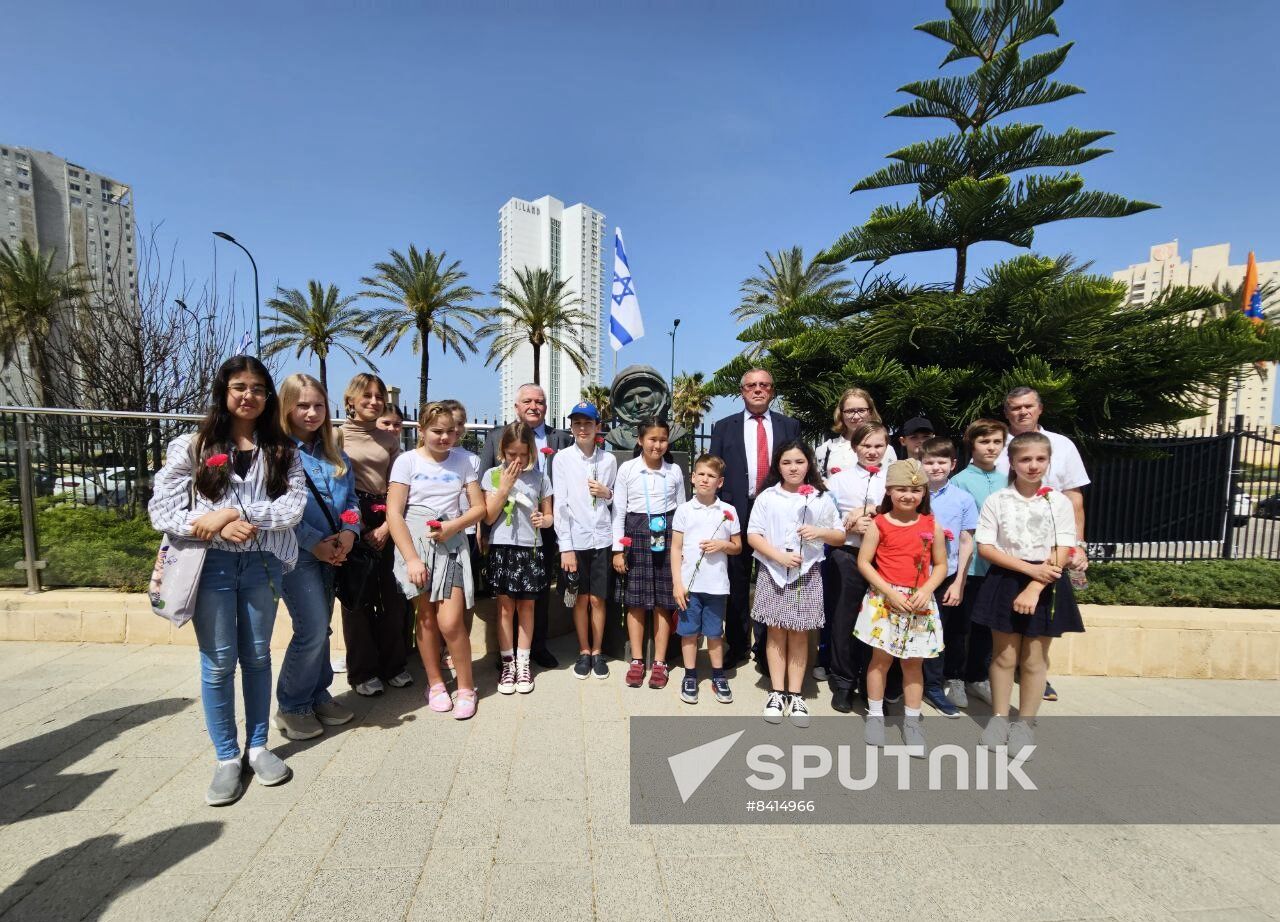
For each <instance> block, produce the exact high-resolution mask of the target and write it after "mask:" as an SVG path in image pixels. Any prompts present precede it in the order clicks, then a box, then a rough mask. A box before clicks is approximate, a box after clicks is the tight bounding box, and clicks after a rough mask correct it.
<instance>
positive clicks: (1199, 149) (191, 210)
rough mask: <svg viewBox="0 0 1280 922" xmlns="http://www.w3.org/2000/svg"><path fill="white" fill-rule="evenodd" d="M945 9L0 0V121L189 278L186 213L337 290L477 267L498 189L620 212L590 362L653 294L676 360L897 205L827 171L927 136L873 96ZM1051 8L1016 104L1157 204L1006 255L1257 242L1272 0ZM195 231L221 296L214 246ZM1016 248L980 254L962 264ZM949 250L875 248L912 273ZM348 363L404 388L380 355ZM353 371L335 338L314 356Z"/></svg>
mask: <svg viewBox="0 0 1280 922" xmlns="http://www.w3.org/2000/svg"><path fill="white" fill-rule="evenodd" d="M944 15H945V10H944V8H943V6H942V4H941V3H934V2H928V3H926V2H881V3H870V2H862V3H852V2H843V3H814V2H792V3H786V4H779V3H764V2H754V0H752V2H715V3H709V2H679V3H677V2H650V3H639V4H629V5H627V6H626V8H625V9H624V8H623V7H622V6H621V5H617V4H613V5H606V4H594V3H592V4H588V3H581V4H579V3H560V2H557V3H540V4H533V3H514V2H509V3H492V2H472V3H466V4H462V3H448V4H444V3H435V4H428V3H409V2H403V3H388V2H362V3H335V2H309V3H305V4H304V3H300V2H292V3H276V2H272V3H261V4H249V3H236V2H232V3H223V4H217V5H213V6H210V5H207V4H206V5H194V4H183V3H177V4H174V3H159V2H145V3H144V2H138V3H126V4H116V5H113V6H112V9H111V11H110V12H109V13H107V12H106V11H105V10H104V8H103V7H102V6H101V4H92V3H87V2H84V3H65V2H44V3H41V4H25V5H21V6H19V5H10V6H9V7H8V8H7V9H6V11H5V14H4V18H5V20H6V25H7V28H6V30H5V31H6V32H8V33H9V34H10V36H11V40H10V41H9V42H7V43H6V45H7V48H6V57H7V59H8V60H7V67H6V70H7V72H8V73H9V74H10V75H20V74H26V75H28V77H29V78H30V79H24V80H22V81H20V83H15V84H13V85H12V87H11V91H10V92H7V93H6V94H5V95H4V101H3V104H2V106H0V141H4V142H7V143H13V144H21V145H25V146H30V147H36V148H40V149H45V150H51V151H54V152H55V153H58V154H60V155H62V156H65V157H67V158H68V159H72V160H75V161H76V162H78V163H81V164H83V165H85V166H87V167H89V168H90V169H93V170H96V171H99V172H103V173H106V174H107V175H110V176H113V177H115V178H117V179H120V180H123V181H126V182H130V183H132V185H133V186H134V189H135V195H136V201H137V208H138V219H139V223H140V225H141V226H144V227H145V226H146V225H149V224H152V223H162V225H163V226H162V229H161V236H162V239H163V241H164V242H165V244H166V246H176V247H177V253H178V256H179V258H180V259H181V260H182V261H183V262H184V263H185V267H186V271H187V273H188V275H189V276H194V277H203V276H205V275H207V274H208V273H209V272H210V271H211V269H212V259H213V249H214V242H213V238H212V237H211V236H210V231H212V230H214V229H220V230H227V231H229V232H231V233H233V234H235V235H236V236H237V237H238V238H239V239H240V240H242V241H243V242H244V243H245V244H246V245H247V246H249V247H250V249H252V250H253V252H254V255H255V256H256V257H257V260H258V264H259V266H260V268H261V272H262V285H263V296H264V299H265V297H266V296H267V295H268V294H269V293H270V291H271V289H272V288H273V287H274V285H275V284H276V282H277V281H278V282H279V284H281V285H284V286H286V287H299V288H305V285H306V281H307V280H308V279H310V278H317V279H320V280H322V281H324V282H326V283H330V282H331V283H334V284H337V285H338V286H339V287H340V288H341V289H342V291H343V292H350V293H354V292H355V291H357V290H358V289H359V287H360V286H359V278H360V276H361V275H364V274H366V273H367V272H368V269H369V266H370V265H371V264H372V263H373V262H374V261H375V260H377V259H380V258H382V257H384V256H385V255H386V253H387V250H388V249H390V248H392V247H395V248H398V249H404V248H406V247H407V246H408V244H410V243H416V244H417V245H418V246H419V248H427V247H430V248H431V249H433V250H437V251H438V250H441V249H444V250H446V251H447V252H448V253H449V255H450V256H451V257H453V258H457V259H460V260H461V261H462V265H463V267H464V268H465V269H466V270H467V271H468V272H469V273H470V275H471V279H470V281H471V283H472V284H474V285H475V286H476V287H478V288H481V289H483V290H488V289H489V287H490V286H491V285H492V284H493V282H494V280H495V276H496V274H497V260H498V230H497V214H498V209H499V208H500V207H501V205H502V204H503V203H504V202H505V201H506V200H507V198H509V197H510V196H513V195H514V196H519V197H522V198H530V199H531V198H536V197H538V196H541V195H545V194H550V195H554V196H556V197H557V198H559V199H561V200H562V201H564V202H565V203H566V204H571V203H575V202H579V201H583V202H586V203H588V204H590V205H592V206H593V207H595V208H597V209H599V210H601V211H603V212H604V213H605V215H606V217H607V220H608V222H609V224H610V226H614V225H619V226H621V227H622V228H623V231H624V233H625V234H626V239H627V248H628V253H629V256H630V259H631V266H632V269H633V272H634V274H635V279H636V288H637V291H638V294H639V297H640V304H641V308H642V310H643V312H644V317H645V323H646V327H647V329H648V335H647V336H646V337H645V338H644V339H643V340H640V341H639V342H638V343H637V344H635V345H634V346H631V347H628V348H627V349H625V350H623V352H622V354H621V357H620V364H622V365H625V364H629V363H632V362H648V363H651V364H654V365H656V366H657V367H658V368H659V369H666V368H667V367H668V364H669V362H670V339H669V338H668V337H667V336H666V335H664V331H666V330H668V329H670V327H671V320H672V319H673V318H675V317H680V318H682V324H681V327H680V331H679V338H678V340H677V344H676V345H677V361H676V364H677V368H678V369H679V370H686V371H696V370H701V371H705V372H707V373H711V372H713V371H715V369H716V368H718V367H719V366H720V365H722V364H723V363H724V362H725V361H727V360H728V359H729V358H731V357H732V356H733V355H734V354H735V353H736V352H737V351H738V344H737V343H736V341H735V340H734V338H733V337H734V336H735V334H736V330H735V328H734V324H733V321H732V318H731V317H730V316H729V311H730V310H731V309H732V308H733V307H734V306H735V304H736V303H737V293H738V286H739V284H740V282H741V280H742V279H743V278H744V277H745V276H747V275H749V274H751V273H752V272H753V271H754V270H755V267H756V265H757V263H759V262H760V261H761V260H762V258H763V254H764V252H765V251H766V250H776V249H779V248H783V247H788V246H792V245H796V244H799V245H801V246H803V247H804V249H805V252H806V253H809V254H811V253H813V252H816V251H817V250H818V249H820V248H822V247H823V246H825V245H827V244H828V243H830V242H831V241H832V240H834V239H835V238H836V237H837V236H838V235H839V234H840V233H842V232H843V231H845V230H847V229H848V228H849V227H850V226H852V225H854V224H856V223H858V222H859V221H860V220H862V219H863V218H865V216H866V215H867V213H868V211H869V210H870V209H871V208H872V207H874V206H875V205H876V204H878V203H880V202H882V201H889V200H898V199H901V198H902V197H904V195H903V193H902V191H901V190H899V191H898V192H896V193H895V192H894V191H892V190H889V191H885V192H883V193H860V194H859V195H856V196H851V195H849V194H848V189H849V187H850V186H851V185H852V184H853V182H854V181H856V180H857V179H859V178H861V177H862V176H865V175H866V174H868V173H870V172H872V171H874V170H875V169H877V168H879V167H880V166H881V165H883V163H884V162H885V161H884V159H883V157H884V154H886V153H888V152H889V151H892V150H894V149H896V148H898V147H900V146H902V145H904V144H906V143H910V142H911V141H914V140H918V139H922V138H924V137H930V136H934V135H937V134H941V133H943V130H942V129H943V128H944V126H943V125H941V124H940V123H934V122H933V121H932V120H909V119H885V118H884V117H883V115H884V113H885V112H886V111H888V110H889V109H890V108H892V107H893V106H894V105H896V104H898V102H899V101H901V100H902V99H903V98H905V97H903V96H901V95H900V94H897V93H895V89H896V87H898V86H900V85H902V84H903V83H906V82H908V81H910V80H914V79H921V78H924V77H927V76H930V75H932V74H933V73H935V71H936V67H937V64H938V62H939V61H940V60H941V57H942V54H943V53H944V50H945V46H943V45H942V44H941V43H940V42H938V41H936V40H934V39H932V38H929V37H928V36H925V35H923V34H920V33H916V32H914V31H912V26H913V25H914V24H916V23H918V22H922V21H924V20H927V19H933V18H942V17H943V16H944ZM1057 18H1058V23H1059V27H1060V30H1061V32H1062V35H1063V38H1064V39H1065V40H1070V41H1074V42H1075V43H1076V45H1075V48H1074V49H1073V51H1072V52H1071V54H1070V56H1069V57H1068V59H1067V63H1066V66H1065V67H1064V68H1063V70H1062V71H1061V72H1060V74H1059V77H1060V79H1063V80H1066V81H1068V82H1073V83H1076V84H1078V85H1080V86H1082V87H1084V89H1085V90H1086V91H1087V93H1086V94H1085V95H1082V96H1077V97H1075V98H1073V99H1070V100H1067V101H1065V102H1063V103H1059V104H1057V105H1055V106H1052V107H1048V108H1045V109H1040V110H1034V111H1035V114H1034V118H1035V119H1036V120H1043V121H1044V122H1045V123H1046V124H1048V125H1049V126H1050V127H1055V128H1061V127H1064V126H1066V125H1068V124H1074V125H1078V126H1080V127H1083V128H1104V129H1111V130H1113V131H1115V132H1116V136H1115V137H1114V138H1112V139H1111V146H1113V147H1114V148H1115V151H1116V152H1115V153H1114V154H1111V155H1109V156H1107V157H1105V158H1102V159H1101V160H1099V161H1096V162H1095V163H1093V164H1090V165H1088V166H1086V167H1085V168H1084V173H1085V177H1086V180H1087V182H1088V184H1089V186H1090V187H1092V188H1097V189H1105V190H1111V191H1116V192H1120V193H1123V194H1126V195H1128V196H1131V197H1133V198H1138V199H1144V200H1147V201H1152V202H1156V203H1159V204H1160V205H1162V208H1161V209H1159V210H1157V211H1151V212H1147V213H1145V214H1142V215H1138V216H1135V217H1131V218H1127V219H1123V220H1118V221H1073V222H1064V223H1060V224H1056V225H1049V226H1047V227H1045V228H1044V229H1042V230H1041V231H1040V232H1039V233H1038V235H1037V240H1036V249H1037V250H1039V251H1041V252H1044V253H1050V254H1056V253H1059V252H1063V251H1070V252H1072V253H1074V254H1075V255H1076V256H1077V257H1079V258H1081V259H1084V260H1093V261H1095V264H1096V267H1097V269H1099V270H1100V271H1101V270H1105V271H1107V272H1109V271H1111V270H1112V269H1117V268H1121V267H1123V266H1126V265H1128V264H1129V263H1133V262H1139V261H1144V260H1145V259H1146V258H1147V251H1148V248H1149V247H1150V245H1152V244H1154V243H1159V242H1163V241H1166V240H1171V239H1174V238H1178V239H1179V240H1180V244H1181V248H1182V253H1183V256H1184V258H1185V257H1186V256H1188V255H1189V252H1190V249H1191V247H1193V246H1203V245H1208V244H1213V243H1219V242H1224V241H1226V242H1230V243H1232V245H1233V252H1232V258H1233V261H1241V260H1242V259H1243V256H1244V254H1245V251H1247V250H1248V249H1255V250H1256V251H1257V252H1258V256H1259V258H1260V259H1280V239H1278V238H1280V231H1278V230H1277V228H1276V223H1275V220H1274V216H1275V213H1276V210H1277V209H1276V204H1277V191H1276V183H1275V173H1274V168H1273V161H1274V156H1273V153H1272V150H1273V148H1274V146H1275V141H1276V134H1277V131H1278V130H1280V129H1278V128H1277V125H1276V122H1275V120H1274V118H1270V119H1269V118H1268V117H1267V116H1266V111H1268V106H1267V102H1268V101H1270V102H1272V104H1274V99H1275V97H1276V90H1277V82H1278V81H1277V77H1276V70H1275V68H1274V65H1273V64H1269V63H1268V62H1269V61H1270V60H1271V58H1272V54H1273V50H1274V48H1275V47H1276V45H1277V39H1280V34H1278V33H1280V25H1278V24H1280V17H1277V15H1276V12H1275V9H1274V7H1273V6H1272V5H1271V4H1269V3H1265V2H1261V0H1259V2H1251V0H1238V2H1231V3H1224V4H1212V5H1210V4H1170V3H1168V2H1167V0H1165V2H1159V3H1157V2H1148V0H1126V2H1124V3H1103V2H1100V0H1072V2H1068V4H1067V5H1066V6H1065V8H1064V9H1063V10H1062V11H1060V13H1059V15H1058V17H1057ZM1035 47H1036V48H1045V47H1049V44H1048V43H1044V42H1043V41H1042V42H1041V43H1040V44H1038V45H1037V46H1035ZM37 75H38V77H37ZM19 87H21V89H19ZM218 246H219V247H220V248H221V249H220V250H219V256H218V259H219V273H220V277H221V279H222V281H223V282H224V283H225V282H227V281H228V280H229V272H230V271H231V270H233V269H234V268H236V267H237V266H238V267H240V273H239V277H238V285H237V291H236V294H237V297H238V299H239V302H240V307H241V308H242V309H245V308H247V309H248V310H250V311H251V310H252V298H253V290H252V279H251V277H250V275H249V274H248V267H247V264H246V263H245V261H244V260H243V256H242V255H241V254H240V253H239V251H237V250H234V249H233V248H230V247H229V245H227V244H222V243H219V244H218ZM1014 252H1015V251H1014V250H1013V249H1012V248H1009V247H1005V246H1000V245H994V244H987V245H983V246H980V247H978V248H977V249H976V250H975V251H974V252H973V254H972V256H971V260H970V264H971V266H974V264H975V263H976V264H977V267H978V268H980V267H981V266H983V265H987V264H989V263H990V262H991V261H993V260H994V259H998V258H1001V257H1006V256H1009V255H1012V254H1013V253H1014ZM949 265H950V260H949V258H948V257H947V256H946V255H939V254H934V255H921V256H913V257H907V258H901V259H899V260H896V261H894V262H893V263H891V264H890V267H891V268H892V269H893V270H894V271H896V272H903V273H907V274H908V275H910V276H911V277H912V278H915V279H918V280H921V281H925V280H940V279H949V277H950V274H951V269H950V268H949ZM858 271H859V272H860V271H861V270H858ZM437 348H438V347H437ZM437 355H438V353H437ZM432 358H433V364H432V387H431V391H432V395H433V396H440V397H443V396H446V395H450V394H452V395H458V396H460V397H462V398H463V400H464V402H465V403H466V404H467V405H468V407H469V408H470V409H471V410H472V412H473V414H474V415H477V416H485V415H489V416H491V417H492V415H493V414H495V413H499V412H501V410H502V409H503V408H500V407H499V406H498V385H497V375H496V372H495V371H494V370H493V369H492V368H486V367H485V366H484V365H483V364H482V358H479V357H478V358H474V359H472V360H471V361H470V362H468V363H467V364H465V365H462V364H460V363H458V362H457V361H456V360H455V359H452V358H449V359H445V360H440V359H438V358H437V357H436V355H433V357H432ZM377 361H378V363H379V365H380V367H381V369H382V370H383V372H384V373H385V375H386V377H387V378H388V379H389V380H391V381H392V383H397V384H400V385H401V386H402V387H404V388H405V390H406V391H407V392H409V393H414V392H415V391H416V374H417V359H416V358H415V357H414V356H412V355H411V354H410V353H409V351H408V349H407V347H402V348H401V349H400V350H399V351H398V353H397V354H395V355H392V356H388V357H379V358H378V359H377ZM353 370H354V369H353V367H352V365H351V364H349V363H348V362H346V360H343V359H339V360H335V361H334V362H333V363H332V364H331V368H330V378H331V380H336V381H343V380H345V378H346V377H347V376H348V375H349V374H350V373H351V372H352V371H353ZM605 371H606V375H607V374H608V372H609V363H608V360H607V359H606V369H605Z"/></svg>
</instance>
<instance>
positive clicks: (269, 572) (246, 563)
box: [192, 548, 282, 761]
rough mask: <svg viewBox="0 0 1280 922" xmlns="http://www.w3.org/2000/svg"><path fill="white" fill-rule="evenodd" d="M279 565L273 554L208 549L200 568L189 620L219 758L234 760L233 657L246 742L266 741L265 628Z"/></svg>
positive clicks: (206, 712) (267, 654)
mask: <svg viewBox="0 0 1280 922" xmlns="http://www.w3.org/2000/svg"><path fill="white" fill-rule="evenodd" d="M281 570H282V567H281V564H280V560H279V558H277V557H276V556H275V555H274V554H268V553H264V552H259V551H246V552H244V553H236V552H234V551H220V550H216V549H214V548H210V549H209V551H208V553H207V555H206V556H205V559H204V569H203V570H202V571H201V573H200V590H199V593H198V594H197V596H196V614H195V617H194V618H193V619H192V623H193V624H194V625H195V629H196V641H197V643H199V645H200V700H201V702H202V703H203V704H204V723H205V727H206V728H207V729H208V731H209V736H210V738H211V739H212V740H213V746H214V749H215V750H216V751H217V754H218V759H219V760H220V761H228V760H230V759H235V758H239V756H240V746H239V743H238V740H237V733H236V689H235V680H236V663H237V662H239V663H240V683H241V687H242V689H243V691H244V712H245V713H244V717H245V730H246V735H247V738H248V745H249V746H251V747H252V746H265V745H267V716H268V712H269V711H270V709H271V628H272V626H273V625H274V624H275V619H276V600H275V594H276V593H279V591H280V585H281V580H280V574H281Z"/></svg>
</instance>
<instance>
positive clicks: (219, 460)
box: [204, 454, 231, 467]
mask: <svg viewBox="0 0 1280 922" xmlns="http://www.w3.org/2000/svg"><path fill="white" fill-rule="evenodd" d="M230 460H231V456H230V455H227V454H216V455H210V456H209V459H208V460H207V461H205V463H204V466H205V467H225V466H226V464H227V462H228V461H230Z"/></svg>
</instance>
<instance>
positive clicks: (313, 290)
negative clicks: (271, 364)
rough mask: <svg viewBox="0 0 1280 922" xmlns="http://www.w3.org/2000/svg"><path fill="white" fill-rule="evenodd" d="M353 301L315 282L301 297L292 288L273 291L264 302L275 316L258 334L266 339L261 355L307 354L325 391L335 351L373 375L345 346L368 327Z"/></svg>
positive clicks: (361, 354)
mask: <svg viewBox="0 0 1280 922" xmlns="http://www.w3.org/2000/svg"><path fill="white" fill-rule="evenodd" d="M355 300H356V296H355V295H347V296H346V297H345V298H342V297H339V296H338V286H337V285H329V286H328V287H325V286H324V285H322V284H321V283H320V282H317V281H316V280H315V279H312V280H311V281H309V282H307V294H305V295H304V294H303V293H302V292H301V291H299V290H298V289H296V288H277V289H276V297H274V298H270V299H268V301H267V307H269V308H271V309H272V310H273V311H275V312H276V314H277V316H275V317H273V318H271V319H272V320H274V321H275V323H274V325H272V326H269V327H267V329H265V330H263V331H262V335H263V337H264V338H265V339H266V344H265V346H264V348H263V354H264V355H268V356H272V355H276V354H277V353H280V352H284V351H285V350H287V349H292V350H293V354H294V357H295V358H302V353H304V352H310V353H311V354H312V355H314V356H315V357H316V360H317V361H318V362H319V363H320V383H321V384H322V385H323V386H324V388H325V390H326V391H328V389H329V376H328V360H329V355H330V354H331V353H332V352H333V350H335V349H337V350H339V351H340V352H342V354H343V355H345V356H346V357H347V358H349V359H351V361H353V362H364V363H365V364H366V365H368V366H369V368H371V369H373V370H374V371H377V370H378V369H377V367H376V366H375V365H374V364H373V363H372V362H370V361H369V357H368V356H367V355H365V354H364V352H363V351H357V350H355V349H352V348H351V347H350V346H348V345H347V341H348V340H350V341H353V342H356V341H359V340H360V339H361V337H363V336H364V334H365V330H366V329H367V326H368V323H369V318H368V316H367V315H366V314H365V312H364V311H362V310H360V309H359V308H356V307H354V306H353V305H354V304H355Z"/></svg>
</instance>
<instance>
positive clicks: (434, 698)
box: [426, 682, 475, 717]
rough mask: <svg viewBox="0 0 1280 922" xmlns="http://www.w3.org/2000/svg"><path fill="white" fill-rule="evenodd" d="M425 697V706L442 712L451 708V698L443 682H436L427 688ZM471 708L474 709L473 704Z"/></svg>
mask: <svg viewBox="0 0 1280 922" xmlns="http://www.w3.org/2000/svg"><path fill="white" fill-rule="evenodd" d="M426 697H427V707H429V708H431V710H433V711H438V712H439V713H441V714H443V713H444V712H445V711H452V710H453V699H452V698H450V697H449V689H447V688H445V687H444V683H443V682H437V683H436V684H435V685H432V686H431V687H430V688H428V689H427V695H426ZM471 710H472V711H473V712H474V711H475V706H474V705H473V706H472V708H471ZM467 716H468V717H470V716H471V715H470V714H468V715H467Z"/></svg>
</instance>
